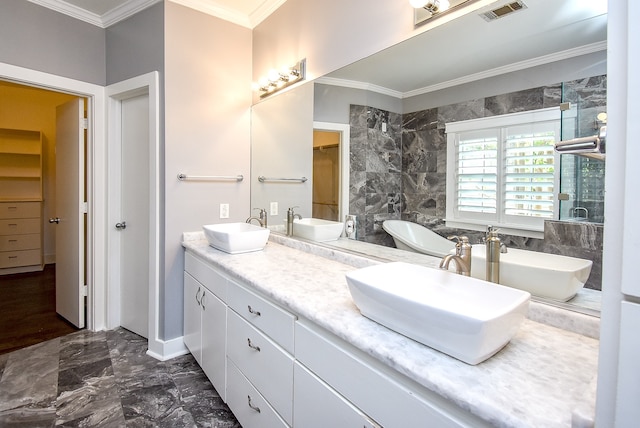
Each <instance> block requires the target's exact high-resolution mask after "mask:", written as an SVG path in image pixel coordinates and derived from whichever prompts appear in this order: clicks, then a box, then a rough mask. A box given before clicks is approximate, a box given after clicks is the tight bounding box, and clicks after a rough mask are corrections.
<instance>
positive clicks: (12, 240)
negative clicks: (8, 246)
mask: <svg viewBox="0 0 640 428" xmlns="http://www.w3.org/2000/svg"><path fill="white" fill-rule="evenodd" d="M9 242H18V240H17V239H9Z"/></svg>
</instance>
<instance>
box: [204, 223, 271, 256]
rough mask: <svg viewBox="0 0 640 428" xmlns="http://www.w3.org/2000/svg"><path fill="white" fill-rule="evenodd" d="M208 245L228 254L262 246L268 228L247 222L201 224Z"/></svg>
mask: <svg viewBox="0 0 640 428" xmlns="http://www.w3.org/2000/svg"><path fill="white" fill-rule="evenodd" d="M202 229H204V235H205V236H206V238H207V241H209V245H211V246H212V247H213V248H217V249H218V250H222V251H224V252H226V253H230V254H239V253H248V252H250V251H259V250H262V249H263V248H264V246H265V245H266V244H267V240H268V239H269V233H270V230H269V229H266V228H264V227H259V226H256V225H254V224H249V223H221V224H208V225H206V226H202Z"/></svg>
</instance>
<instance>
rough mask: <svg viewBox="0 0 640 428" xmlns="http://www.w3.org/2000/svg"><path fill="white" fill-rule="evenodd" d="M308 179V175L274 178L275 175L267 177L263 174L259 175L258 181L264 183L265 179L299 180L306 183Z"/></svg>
mask: <svg viewBox="0 0 640 428" xmlns="http://www.w3.org/2000/svg"><path fill="white" fill-rule="evenodd" d="M307 180H308V178H307V177H302V178H273V177H265V176H264V175H261V176H259V177H258V181H259V182H260V183H264V182H265V181H299V182H300V183H304V182H305V181H307Z"/></svg>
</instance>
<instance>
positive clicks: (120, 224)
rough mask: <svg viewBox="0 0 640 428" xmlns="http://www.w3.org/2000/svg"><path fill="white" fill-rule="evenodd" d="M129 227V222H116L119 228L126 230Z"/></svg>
mask: <svg viewBox="0 0 640 428" xmlns="http://www.w3.org/2000/svg"><path fill="white" fill-rule="evenodd" d="M126 228H127V222H126V221H123V222H121V223H116V229H118V230H124V229H126Z"/></svg>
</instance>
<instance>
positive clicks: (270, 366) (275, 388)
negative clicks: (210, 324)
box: [227, 283, 296, 427]
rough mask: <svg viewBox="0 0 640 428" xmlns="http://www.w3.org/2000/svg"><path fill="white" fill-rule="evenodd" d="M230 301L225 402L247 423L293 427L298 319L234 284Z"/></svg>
mask: <svg viewBox="0 0 640 428" xmlns="http://www.w3.org/2000/svg"><path fill="white" fill-rule="evenodd" d="M228 305H229V311H228V312H227V328H228V330H227V358H228V363H227V365H228V367H229V382H228V385H227V388H228V391H229V401H228V403H227V404H228V405H229V407H230V408H231V410H232V411H233V413H234V414H235V415H236V417H237V418H238V420H239V421H240V423H241V424H242V425H243V426H245V427H251V426H256V427H267V426H283V425H282V424H283V423H284V424H285V425H284V426H292V425H293V362H294V358H293V355H292V353H293V343H294V342H293V330H294V324H295V320H296V317H295V316H294V315H292V314H291V313H289V312H287V311H284V310H283V309H281V308H279V307H278V306H276V305H275V304H273V303H271V302H269V301H267V300H265V299H263V298H262V297H260V296H258V295H257V294H254V293H252V292H250V291H248V290H247V289H245V288H244V287H242V286H240V285H238V284H234V283H231V284H230V286H229V289H228ZM234 371H236V373H235V374H233V372H234ZM232 377H233V378H234V379H235V380H236V382H232V381H231V379H232ZM237 390H242V391H243V392H242V393H239V392H237ZM257 394H259V395H257ZM235 397H239V398H238V399H237V400H236V398H235ZM259 402H261V403H263V404H261V405H256V403H259ZM258 408H259V409H260V410H259V411H258V410H257V409H258ZM258 421H259V422H258ZM274 424H275V425H274Z"/></svg>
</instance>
